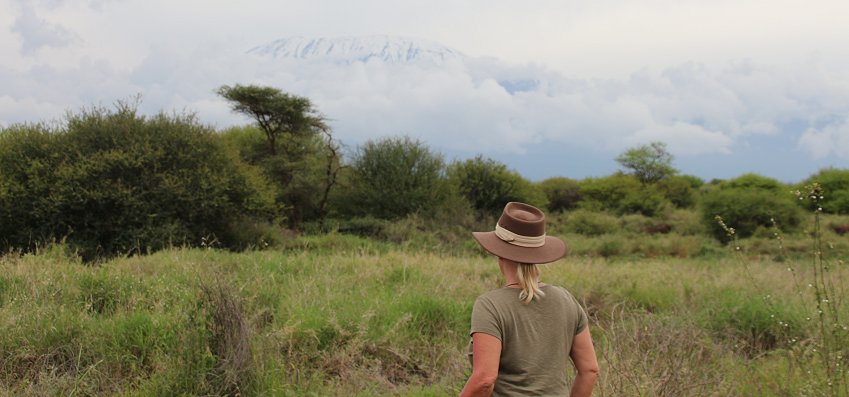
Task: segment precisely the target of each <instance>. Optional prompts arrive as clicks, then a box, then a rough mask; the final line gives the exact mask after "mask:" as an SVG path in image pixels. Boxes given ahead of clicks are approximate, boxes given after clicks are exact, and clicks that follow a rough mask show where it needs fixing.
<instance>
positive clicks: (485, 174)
mask: <svg viewBox="0 0 849 397" xmlns="http://www.w3.org/2000/svg"><path fill="white" fill-rule="evenodd" d="M448 177H449V179H450V180H451V181H452V183H453V184H454V185H455V186H456V187H457V190H458V191H459V193H460V195H461V196H463V197H465V198H466V199H467V200H468V201H469V203H470V204H471V205H472V207H473V208H474V209H475V210H477V211H479V212H480V213H482V214H487V215H496V214H500V213H501V210H502V209H503V208H504V205H505V204H507V203H508V202H511V201H520V202H524V203H528V204H531V205H534V206H537V207H540V208H545V207H546V206H547V204H548V199H547V198H546V196H545V193H544V192H543V191H542V190H540V188H539V187H537V186H535V185H533V184H532V183H531V182H529V181H528V180H527V179H525V178H523V177H522V176H521V175H520V174H519V173H518V172H515V171H511V170H509V169H508V168H507V166H506V165H504V164H502V163H499V162H498V161H495V160H492V159H487V158H484V157H483V156H477V157H475V158H473V159H468V160H465V161H457V162H454V163H452V164H451V165H450V166H449V167H448Z"/></svg>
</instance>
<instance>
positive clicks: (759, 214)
mask: <svg viewBox="0 0 849 397" xmlns="http://www.w3.org/2000/svg"><path fill="white" fill-rule="evenodd" d="M728 186H735V185H728ZM701 212H702V221H703V222H704V224H705V226H706V227H707V229H708V230H709V232H710V234H711V235H712V236H713V237H715V238H716V239H718V240H720V241H728V238H729V236H728V232H727V231H726V230H725V229H724V228H723V227H722V225H720V224H719V222H717V220H716V217H717V216H720V217H722V219H723V220H724V222H725V224H726V225H727V226H728V227H730V228H733V229H735V234H736V236H737V237H749V236H751V235H752V234H754V233H755V231H756V230H757V229H758V227H767V228H771V227H773V226H774V225H777V226H778V227H779V228H781V229H782V230H784V231H793V230H795V229H796V228H797V227H798V226H799V223H800V222H801V210H800V209H799V207H798V206H797V205H796V204H795V203H794V202H793V198H792V196H791V195H790V194H789V193H788V194H782V193H781V192H780V191H775V190H774V188H765V189H761V188H743V187H725V186H723V187H720V188H718V189H714V190H711V191H710V192H708V193H707V194H706V195H705V196H704V198H703V199H702V205H701Z"/></svg>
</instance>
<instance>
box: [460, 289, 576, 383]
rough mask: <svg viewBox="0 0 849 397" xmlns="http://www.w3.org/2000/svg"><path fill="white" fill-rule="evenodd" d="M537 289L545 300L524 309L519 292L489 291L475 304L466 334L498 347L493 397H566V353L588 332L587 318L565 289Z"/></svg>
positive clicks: (506, 290) (542, 299) (519, 290)
mask: <svg viewBox="0 0 849 397" xmlns="http://www.w3.org/2000/svg"><path fill="white" fill-rule="evenodd" d="M540 289H541V290H542V291H543V292H544V293H545V296H542V297H540V298H538V299H534V300H533V301H532V302H531V303H529V304H524V303H522V302H521V301H520V300H519V292H521V289H518V288H500V289H497V290H494V291H489V292H487V293H485V294H483V295H481V296H479V297H478V299H477V300H476V301H475V306H474V308H473V309H472V327H471V332H470V333H469V334H470V335H471V334H474V333H475V332H483V333H485V334H489V335H492V336H494V337H496V338H498V339H499V340H500V341H501V361H500V362H499V365H498V379H497V380H496V383H495V390H494V391H493V393H492V395H493V396H564V395H568V394H569V388H570V385H569V384H568V382H567V378H566V376H567V372H566V371H567V365H569V362H570V361H569V352H571V350H572V340H573V339H574V337H575V335H577V334H578V333H580V332H581V331H583V329H584V328H585V327H586V326H587V315H586V313H585V312H584V309H583V308H581V305H580V304H578V301H577V300H575V298H574V297H573V296H572V294H570V293H569V292H568V291H566V289H564V288H562V287H557V286H553V285H545V286H542V287H541V288H540ZM469 359H470V360H471V359H472V345H471V342H469Z"/></svg>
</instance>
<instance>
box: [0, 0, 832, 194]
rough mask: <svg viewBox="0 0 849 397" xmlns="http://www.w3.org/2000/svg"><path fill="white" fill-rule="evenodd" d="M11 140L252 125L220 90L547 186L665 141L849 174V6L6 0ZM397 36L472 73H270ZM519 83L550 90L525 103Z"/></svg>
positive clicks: (688, 162) (315, 66) (763, 168)
mask: <svg viewBox="0 0 849 397" xmlns="http://www.w3.org/2000/svg"><path fill="white" fill-rule="evenodd" d="M0 10H1V11H2V12H0V59H2V61H0V127H5V126H10V125H13V124H16V123H25V122H41V121H45V122H52V121H56V120H61V118H62V117H63V115H65V114H66V113H67V112H69V111H71V112H73V111H75V110H78V109H80V108H82V107H86V106H111V105H112V104H114V103H115V102H116V101H121V100H128V99H130V98H134V97H135V96H136V95H138V96H139V97H140V98H141V102H140V105H139V107H140V110H141V111H142V112H144V113H146V114H153V113H155V112H158V111H167V112H171V111H177V112H192V113H195V114H197V116H198V118H199V120H201V121H202V122H204V123H207V124H209V125H211V126H213V127H215V128H217V129H225V128H227V127H229V126H233V125H243V124H247V123H248V122H249V121H250V120H248V119H246V118H245V117H243V116H240V115H238V114H234V113H233V112H231V111H230V110H229V108H228V106H227V103H226V102H225V101H224V100H223V99H222V98H220V97H218V96H217V95H216V94H215V93H214V91H215V89H216V88H218V87H220V86H221V85H223V84H231V85H232V84H237V83H238V84H260V85H269V86H274V87H277V88H280V89H282V90H284V91H286V92H289V93H293V94H296V95H302V96H306V97H308V98H310V99H311V100H312V101H313V103H314V104H315V106H316V108H317V109H318V110H319V111H320V112H321V113H322V114H323V115H324V116H325V117H327V118H328V120H329V121H330V124H331V126H332V127H333V131H334V135H335V136H336V137H337V138H338V139H340V140H341V141H342V143H343V144H345V145H346V147H348V148H349V150H356V147H357V146H358V145H360V144H362V143H363V142H365V141H366V140H369V139H380V138H383V137H387V136H398V135H408V136H411V137H414V138H416V139H419V140H421V141H423V142H425V143H426V144H428V145H429V146H430V147H431V148H432V149H434V150H435V151H438V152H439V153H442V154H443V155H444V156H445V157H446V159H447V160H449V161H450V160H453V159H464V158H469V157H473V156H475V155H479V154H480V155H483V156H486V157H489V158H493V159H495V160H498V161H501V162H503V163H505V164H507V165H508V166H509V167H510V168H512V169H514V170H516V171H518V172H519V173H521V174H522V175H524V176H525V177H527V178H529V179H531V180H541V179H544V178H548V177H552V176H567V177H571V178H575V179H581V178H585V177H595V176H604V175H609V174H611V173H613V172H615V171H617V170H618V169H619V165H618V164H617V163H616V161H615V157H616V156H617V155H618V154H620V153H622V152H623V151H624V150H627V149H629V148H632V147H635V146H638V145H642V144H646V143H649V142H652V141H662V142H665V143H667V144H668V148H669V150H670V152H671V153H672V154H673V156H674V164H673V165H674V166H675V167H676V168H677V169H678V170H679V171H680V172H681V173H683V174H690V175H695V176H698V177H700V178H703V179H705V180H710V179H714V178H719V179H727V178H733V177H736V176H739V175H742V174H744V173H748V172H756V173H759V174H761V175H765V176H769V177H772V178H776V179H778V180H780V181H783V182H798V181H801V180H803V179H805V178H807V177H808V176H810V175H812V174H814V173H816V172H817V171H818V170H820V169H822V168H826V167H836V168H849V50H847V49H849V24H847V23H846V22H845V19H846V16H847V15H849V2H846V1H830V0H829V1H815V0H808V1H782V0H771V1H753V0H735V1H726V0H711V1H702V0H678V1H667V0H664V1H661V0H643V1H639V2H637V1H614V0H595V1H570V0H559V1H548V0H538V1H530V2H518V1H506V0H488V1H480V0H466V1H462V2H458V1H443V0H429V1H426V2H425V1H404V2H400V1H389V0H359V1H355V2H354V1H338V0H336V1H317V0H309V1H303V0H289V1H279V2H272V1H258V0H242V1H239V2H233V1H224V0H203V1H201V0H169V1H162V0H144V1H142V0H0ZM372 35H388V36H392V37H407V38H415V39H421V40H425V41H427V42H432V43H438V45H441V46H445V47H448V48H451V49H453V50H456V51H458V52H460V53H462V54H464V55H465V56H466V58H464V61H463V62H460V63H452V64H448V65H440V66H439V67H427V68H425V67H419V66H415V65H412V66H410V65H386V64H381V63H380V62H365V63H355V64H346V65H341V66H340V65H338V64H328V63H321V62H306V63H305V62H295V61H292V60H285V59H284V60H281V59H273V58H269V57H259V56H256V55H252V54H249V53H248V50H250V49H251V48H254V47H256V46H261V45H264V44H267V43H269V42H272V41H274V40H276V39H280V38H285V37H294V36H304V37H329V38H333V37H360V36H372ZM505 81H513V82H517V81H518V82H527V81H532V82H534V84H533V87H531V88H528V89H520V90H510V89H507V87H506V86H505V85H504V82H505Z"/></svg>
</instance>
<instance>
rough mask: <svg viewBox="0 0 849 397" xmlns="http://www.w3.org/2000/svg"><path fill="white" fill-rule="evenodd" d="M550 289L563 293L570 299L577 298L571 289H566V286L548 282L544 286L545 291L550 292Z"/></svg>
mask: <svg viewBox="0 0 849 397" xmlns="http://www.w3.org/2000/svg"><path fill="white" fill-rule="evenodd" d="M546 287H548V289H546ZM549 291H551V292H554V293H555V294H558V295H561V296H563V297H564V298H567V299H569V300H575V296H574V295H572V293H571V292H569V290H568V289H566V287H561V286H559V285H553V284H546V285H545V286H544V287H543V292H545V293H549Z"/></svg>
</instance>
